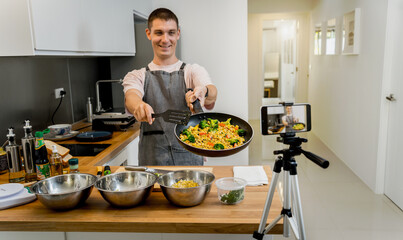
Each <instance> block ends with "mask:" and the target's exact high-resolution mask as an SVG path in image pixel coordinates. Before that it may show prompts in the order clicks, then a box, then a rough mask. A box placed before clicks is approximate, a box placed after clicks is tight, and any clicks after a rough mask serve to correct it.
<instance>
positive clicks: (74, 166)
mask: <svg viewBox="0 0 403 240" xmlns="http://www.w3.org/2000/svg"><path fill="white" fill-rule="evenodd" d="M69 165H70V173H79V172H80V171H79V170H78V158H71V159H69Z"/></svg>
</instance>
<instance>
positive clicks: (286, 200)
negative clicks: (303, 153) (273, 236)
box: [283, 169, 291, 238]
mask: <svg viewBox="0 0 403 240" xmlns="http://www.w3.org/2000/svg"><path fill="white" fill-rule="evenodd" d="M283 176H284V179H283V181H284V187H283V211H284V210H289V211H291V182H290V171H289V169H287V170H286V169H284V174H283ZM285 216H287V215H285ZM285 216H284V221H283V236H284V237H287V238H288V237H290V224H289V221H286V219H285V218H286V217H285Z"/></svg>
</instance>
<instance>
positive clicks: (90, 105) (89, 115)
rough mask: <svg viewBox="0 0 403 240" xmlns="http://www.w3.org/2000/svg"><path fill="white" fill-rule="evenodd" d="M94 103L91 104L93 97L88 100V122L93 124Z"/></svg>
mask: <svg viewBox="0 0 403 240" xmlns="http://www.w3.org/2000/svg"><path fill="white" fill-rule="evenodd" d="M92 115H93V113H92V103H91V97H88V99H87V122H92Z"/></svg>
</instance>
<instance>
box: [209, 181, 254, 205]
mask: <svg viewBox="0 0 403 240" xmlns="http://www.w3.org/2000/svg"><path fill="white" fill-rule="evenodd" d="M215 184H216V186H217V193H218V200H220V202H221V203H223V204H237V203H240V202H241V201H242V200H243V199H244V197H245V186H246V184H247V182H246V181H245V180H244V179H242V178H235V177H225V178H220V179H218V180H217V181H215Z"/></svg>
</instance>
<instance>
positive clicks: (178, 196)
mask: <svg viewBox="0 0 403 240" xmlns="http://www.w3.org/2000/svg"><path fill="white" fill-rule="evenodd" d="M181 179H182V180H193V181H194V182H196V183H198V184H199V186H198V187H191V188H174V187H171V186H172V184H174V183H176V182H178V181H179V180H181ZM214 179H215V177H214V174H212V173H210V172H207V171H198V170H181V171H175V172H171V173H167V174H165V175H162V176H161V177H159V178H158V184H159V185H160V186H161V190H162V192H163V194H164V196H165V197H166V199H168V201H169V202H171V203H172V204H174V205H177V206H181V207H192V206H196V205H199V204H200V203H202V202H203V200H204V199H205V198H206V196H207V194H208V193H209V192H210V189H211V184H212V183H213V181H214Z"/></svg>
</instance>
